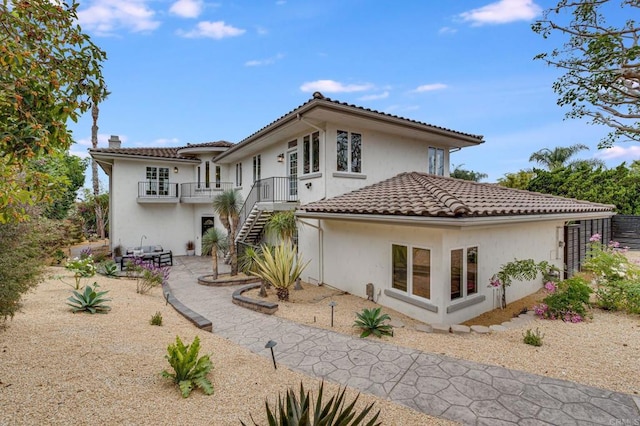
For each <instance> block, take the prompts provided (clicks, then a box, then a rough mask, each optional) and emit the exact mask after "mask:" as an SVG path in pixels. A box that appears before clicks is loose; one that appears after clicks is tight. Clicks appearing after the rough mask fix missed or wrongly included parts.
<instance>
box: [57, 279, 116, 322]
mask: <svg viewBox="0 0 640 426" xmlns="http://www.w3.org/2000/svg"><path fill="white" fill-rule="evenodd" d="M98 287H99V286H98V283H93V287H91V286H89V285H87V286H85V287H84V291H83V292H82V293H80V292H78V291H76V290H73V296H70V297H69V298H67V300H68V302H67V305H69V306H71V309H72V311H73V313H74V314H75V313H76V312H89V313H90V314H95V313H99V314H106V313H107V312H109V311H110V310H111V307H109V306H107V305H105V304H104V302H108V301H110V300H111V299H107V298H105V297H104V295H105V294H107V293H108V291H96V290H97V289H98ZM74 296H75V297H74Z"/></svg>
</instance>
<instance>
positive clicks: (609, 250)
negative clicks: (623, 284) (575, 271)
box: [582, 234, 640, 284]
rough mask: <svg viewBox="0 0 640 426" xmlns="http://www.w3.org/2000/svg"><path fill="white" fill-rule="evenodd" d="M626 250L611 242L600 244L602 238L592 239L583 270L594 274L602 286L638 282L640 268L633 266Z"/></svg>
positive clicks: (593, 237) (596, 236)
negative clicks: (609, 283)
mask: <svg viewBox="0 0 640 426" xmlns="http://www.w3.org/2000/svg"><path fill="white" fill-rule="evenodd" d="M625 251H626V249H624V248H620V245H619V244H618V243H617V242H615V241H611V242H610V243H609V244H606V245H605V244H603V243H601V242H600V236H599V235H598V234H595V235H594V236H592V237H591V243H590V244H589V248H588V250H587V255H586V259H585V262H584V263H583V265H582V269H583V270H585V271H589V272H592V273H593V274H594V276H595V279H596V283H597V284H602V283H606V282H611V281H625V280H631V281H637V280H639V279H640V267H638V266H637V265H635V264H633V263H632V262H630V261H629V259H628V258H627V257H626V256H625V255H624V253H625Z"/></svg>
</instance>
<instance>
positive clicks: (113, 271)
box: [97, 260, 118, 278]
mask: <svg viewBox="0 0 640 426" xmlns="http://www.w3.org/2000/svg"><path fill="white" fill-rule="evenodd" d="M97 269H98V271H100V273H101V274H103V275H106V276H107V277H109V278H114V277H117V276H118V265H117V264H116V262H114V261H113V260H105V261H104V262H102V263H101V264H100V265H99V266H98V268H97Z"/></svg>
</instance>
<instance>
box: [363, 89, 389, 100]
mask: <svg viewBox="0 0 640 426" xmlns="http://www.w3.org/2000/svg"><path fill="white" fill-rule="evenodd" d="M388 97H389V92H388V91H384V92H382V93H377V94H373V95H365V96H361V97H360V98H358V100H360V101H376V100H379V99H387V98H388Z"/></svg>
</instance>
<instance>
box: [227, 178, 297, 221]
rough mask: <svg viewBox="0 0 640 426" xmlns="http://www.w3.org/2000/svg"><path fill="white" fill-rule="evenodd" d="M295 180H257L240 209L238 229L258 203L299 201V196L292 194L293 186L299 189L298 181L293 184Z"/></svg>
mask: <svg viewBox="0 0 640 426" xmlns="http://www.w3.org/2000/svg"><path fill="white" fill-rule="evenodd" d="M294 180H295V178H291V177H270V178H265V179H260V180H257V181H256V182H255V183H254V184H253V187H252V188H251V191H249V195H247V199H246V200H245V201H244V204H243V205H242V208H241V209H240V214H239V215H238V216H239V222H238V227H237V229H238V230H240V229H242V226H243V225H244V223H245V221H246V220H247V217H249V214H250V213H251V210H252V209H253V206H255V205H256V204H257V203H260V202H287V201H298V196H297V194H295V195H292V194H291V192H292V191H291V186H292V185H295V186H296V187H297V181H295V182H293V181H294Z"/></svg>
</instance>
